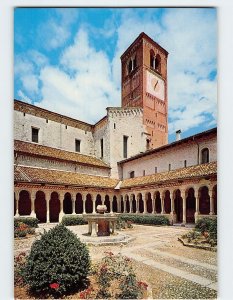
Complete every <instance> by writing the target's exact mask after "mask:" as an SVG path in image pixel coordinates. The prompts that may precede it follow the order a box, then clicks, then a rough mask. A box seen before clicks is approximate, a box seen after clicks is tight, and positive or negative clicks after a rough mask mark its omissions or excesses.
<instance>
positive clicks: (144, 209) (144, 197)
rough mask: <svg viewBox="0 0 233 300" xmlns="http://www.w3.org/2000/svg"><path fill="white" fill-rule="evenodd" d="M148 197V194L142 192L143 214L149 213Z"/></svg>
mask: <svg viewBox="0 0 233 300" xmlns="http://www.w3.org/2000/svg"><path fill="white" fill-rule="evenodd" d="M147 197H148V196H146V194H142V201H143V214H146V213H147V202H146V201H147Z"/></svg>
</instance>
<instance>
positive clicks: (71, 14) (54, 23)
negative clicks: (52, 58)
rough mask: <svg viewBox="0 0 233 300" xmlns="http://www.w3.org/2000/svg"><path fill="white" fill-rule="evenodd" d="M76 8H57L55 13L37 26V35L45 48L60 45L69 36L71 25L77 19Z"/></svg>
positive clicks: (51, 48)
mask: <svg viewBox="0 0 233 300" xmlns="http://www.w3.org/2000/svg"><path fill="white" fill-rule="evenodd" d="M77 17H78V14H77V10H72V9H69V8H58V9H56V10H55V15H54V16H53V17H51V18H50V19H49V20H48V21H47V22H45V23H42V24H41V26H39V28H38V35H39V37H40V40H41V41H42V42H43V44H42V46H43V47H44V48H45V49H46V50H54V49H57V48H59V47H62V46H63V45H64V44H65V42H66V41H67V40H68V39H69V38H70V36H71V31H70V28H71V25H72V24H73V23H74V22H76V21H77Z"/></svg>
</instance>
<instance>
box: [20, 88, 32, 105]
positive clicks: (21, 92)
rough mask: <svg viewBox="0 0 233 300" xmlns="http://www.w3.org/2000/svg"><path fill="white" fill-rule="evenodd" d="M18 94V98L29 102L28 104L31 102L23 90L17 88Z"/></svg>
mask: <svg viewBox="0 0 233 300" xmlns="http://www.w3.org/2000/svg"><path fill="white" fill-rule="evenodd" d="M18 96H19V99H20V100H22V101H24V102H26V103H30V104H31V103H32V100H31V99H30V98H29V97H28V96H26V95H25V94H24V92H23V91H21V90H19V91H18Z"/></svg>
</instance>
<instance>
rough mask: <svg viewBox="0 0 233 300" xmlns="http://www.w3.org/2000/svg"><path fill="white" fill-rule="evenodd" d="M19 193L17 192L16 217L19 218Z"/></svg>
mask: <svg viewBox="0 0 233 300" xmlns="http://www.w3.org/2000/svg"><path fill="white" fill-rule="evenodd" d="M19 193H20V191H15V206H16V207H15V217H17V218H18V217H19Z"/></svg>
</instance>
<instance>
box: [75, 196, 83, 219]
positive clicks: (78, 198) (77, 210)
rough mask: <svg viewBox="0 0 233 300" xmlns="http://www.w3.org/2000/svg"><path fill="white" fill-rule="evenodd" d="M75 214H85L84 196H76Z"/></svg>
mask: <svg viewBox="0 0 233 300" xmlns="http://www.w3.org/2000/svg"><path fill="white" fill-rule="evenodd" d="M75 213H76V214H82V213H83V198H82V194H80V193H77V194H76V200H75Z"/></svg>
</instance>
